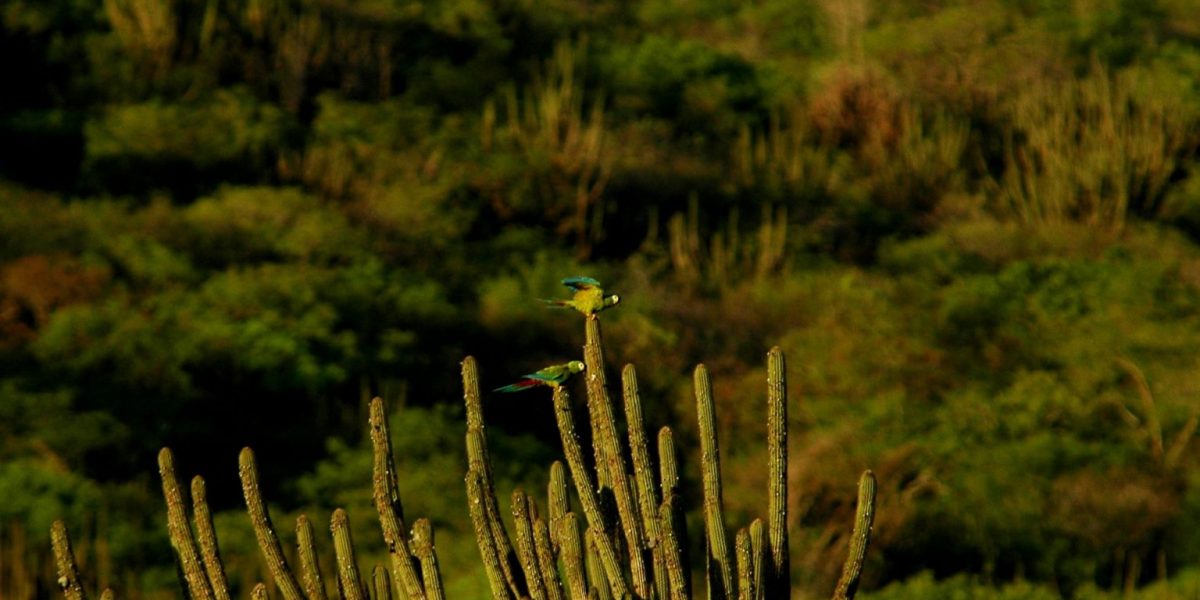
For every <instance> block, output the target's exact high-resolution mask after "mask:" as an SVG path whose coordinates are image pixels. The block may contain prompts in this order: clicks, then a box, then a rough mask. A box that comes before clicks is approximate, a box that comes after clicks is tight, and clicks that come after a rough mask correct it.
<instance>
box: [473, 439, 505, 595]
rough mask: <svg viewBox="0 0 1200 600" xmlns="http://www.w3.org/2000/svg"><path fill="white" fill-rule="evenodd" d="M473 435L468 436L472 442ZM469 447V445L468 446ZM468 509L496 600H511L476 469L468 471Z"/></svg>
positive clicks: (481, 478) (481, 479) (485, 571)
mask: <svg viewBox="0 0 1200 600" xmlns="http://www.w3.org/2000/svg"><path fill="white" fill-rule="evenodd" d="M471 437H472V435H471V434H470V433H468V434H467V439H468V440H470V439H471ZM468 445H469V444H468ZM466 482H467V507H468V509H469V511H470V513H471V527H472V528H473V529H474V530H475V541H476V543H477V544H478V545H479V554H480V557H481V558H482V560H483V570H484V573H486V574H487V578H488V584H490V585H491V587H492V597H493V598H495V600H511V598H512V597H513V594H512V591H511V589H510V588H509V585H508V582H507V581H506V580H505V577H504V569H503V568H502V567H501V564H500V563H501V561H500V555H499V554H498V551H497V549H496V544H495V540H493V539H492V527H491V524H490V523H488V516H487V506H486V505H487V500H486V492H484V490H483V474H482V473H480V472H479V471H476V470H475V469H470V470H468V471H467V479H466Z"/></svg>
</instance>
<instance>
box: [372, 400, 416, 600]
mask: <svg viewBox="0 0 1200 600" xmlns="http://www.w3.org/2000/svg"><path fill="white" fill-rule="evenodd" d="M370 413H371V416H370V422H371V446H372V448H373V451H374V461H373V466H372V483H373V488H374V493H373V495H374V499H375V510H376V511H378V512H379V525H380V527H381V528H382V529H383V541H384V543H385V544H386V545H387V549H388V556H389V558H390V559H391V563H392V571H393V572H394V573H395V574H396V580H397V582H398V583H400V585H401V586H402V587H403V589H404V593H405V594H406V595H407V597H408V598H409V600H423V599H424V598H425V591H424V589H423V588H422V586H421V579H420V578H419V576H418V575H417V568H416V565H414V564H413V557H412V553H411V552H410V551H409V548H408V544H407V543H406V542H405V540H404V530H405V527H404V510H403V508H402V506H401V503H400V490H399V486H398V485H397V483H396V464H395V461H394V459H393V457H392V440H391V432H390V431H388V424H387V414H386V413H385V412H384V409H383V400H382V399H380V398H375V399H374V400H372V401H371V409H370Z"/></svg>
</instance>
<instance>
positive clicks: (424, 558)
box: [412, 519, 445, 600]
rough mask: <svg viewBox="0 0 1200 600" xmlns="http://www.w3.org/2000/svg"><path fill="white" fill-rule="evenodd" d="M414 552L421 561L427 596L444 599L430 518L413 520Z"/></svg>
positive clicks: (436, 599)
mask: <svg viewBox="0 0 1200 600" xmlns="http://www.w3.org/2000/svg"><path fill="white" fill-rule="evenodd" d="M412 548H413V552H414V553H415V554H416V555H417V558H418V559H419V560H420V561H421V579H422V581H423V582H424V583H425V596H426V597H428V598H429V600H442V599H443V598H444V597H445V592H443V591H442V570H441V568H439V567H438V558H437V551H436V550H435V549H434V545H433V526H432V525H430V524H429V519H417V520H416V521H415V522H413V537H412Z"/></svg>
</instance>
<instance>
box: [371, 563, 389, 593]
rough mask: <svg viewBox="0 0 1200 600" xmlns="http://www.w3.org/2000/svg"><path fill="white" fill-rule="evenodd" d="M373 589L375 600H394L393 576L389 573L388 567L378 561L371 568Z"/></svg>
mask: <svg viewBox="0 0 1200 600" xmlns="http://www.w3.org/2000/svg"><path fill="white" fill-rule="evenodd" d="M371 589H372V591H373V595H372V596H371V598H372V599H373V600H392V577H391V576H390V575H388V570H387V567H385V566H383V565H381V564H378V563H376V565H375V566H374V567H372V568H371Z"/></svg>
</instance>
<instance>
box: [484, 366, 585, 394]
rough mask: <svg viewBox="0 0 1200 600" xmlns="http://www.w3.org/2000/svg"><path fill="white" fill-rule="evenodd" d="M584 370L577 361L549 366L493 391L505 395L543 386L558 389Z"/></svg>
mask: <svg viewBox="0 0 1200 600" xmlns="http://www.w3.org/2000/svg"><path fill="white" fill-rule="evenodd" d="M586 368H587V367H586V366H584V364H583V362H581V361H578V360H573V361H571V362H569V363H564V364H561V365H553V366H549V367H546V368H545V369H542V370H540V371H538V372H536V373H530V374H528V375H525V376H524V377H522V378H521V380H520V381H518V382H516V383H514V384H511V385H506V386H504V387H498V388H496V389H495V391H497V392H505V393H508V392H519V391H521V390H527V389H529V388H532V387H537V386H539V385H545V386H549V387H552V388H554V387H558V386H559V385H562V384H563V383H564V382H566V381H567V379H568V378H570V377H571V376H572V375H574V374H576V373H580V372H582V371H583V370H584V369H586Z"/></svg>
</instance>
